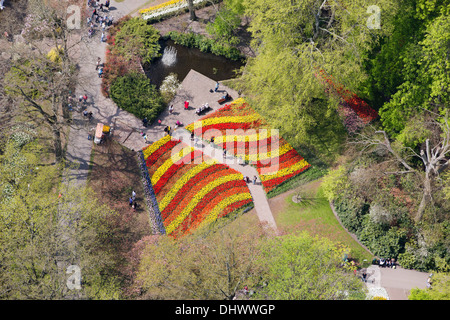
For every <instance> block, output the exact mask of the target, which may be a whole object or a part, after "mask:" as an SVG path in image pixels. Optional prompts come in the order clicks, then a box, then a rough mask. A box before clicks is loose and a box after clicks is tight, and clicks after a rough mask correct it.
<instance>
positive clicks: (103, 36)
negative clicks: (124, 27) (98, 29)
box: [100, 31, 105, 42]
mask: <svg viewBox="0 0 450 320" xmlns="http://www.w3.org/2000/svg"><path fill="white" fill-rule="evenodd" d="M100 42H105V32H103V31H102V37H101V38H100Z"/></svg>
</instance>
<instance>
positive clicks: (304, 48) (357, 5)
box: [240, 0, 397, 155]
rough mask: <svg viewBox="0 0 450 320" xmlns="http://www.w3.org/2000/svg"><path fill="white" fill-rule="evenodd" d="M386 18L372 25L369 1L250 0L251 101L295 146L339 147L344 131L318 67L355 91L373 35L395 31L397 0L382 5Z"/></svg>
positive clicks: (246, 79)
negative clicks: (253, 53)
mask: <svg viewBox="0 0 450 320" xmlns="http://www.w3.org/2000/svg"><path fill="white" fill-rule="evenodd" d="M378 5H379V6H380V7H381V10H383V12H384V13H385V15H383V17H384V19H385V20H383V21H386V22H385V24H384V25H383V26H384V27H383V28H381V29H369V28H368V27H367V25H366V21H367V19H368V17H369V14H367V12H366V10H367V7H366V3H365V1H352V2H349V3H346V5H345V7H344V6H343V5H341V4H340V2H338V1H331V2H329V1H318V0H299V1H288V0H283V1H277V2H274V1H269V0H257V1H246V2H245V8H246V11H245V14H246V15H248V16H249V17H251V23H250V27H249V30H250V31H251V32H252V35H253V39H254V40H253V46H254V47H255V48H256V51H257V53H258V54H257V56H256V57H255V58H254V59H250V60H249V62H248V64H247V66H246V68H245V70H244V72H243V75H242V77H241V79H240V80H241V81H240V87H241V89H242V90H243V92H244V93H245V95H246V96H247V97H248V98H249V99H250V100H252V105H253V106H254V107H255V108H256V109H258V111H259V112H260V113H261V114H262V115H263V116H265V117H266V118H267V119H271V121H272V124H273V125H274V126H275V127H277V128H280V129H281V130H282V134H283V135H284V136H286V138H288V140H290V141H292V143H294V144H295V145H307V146H308V147H310V148H311V149H313V150H315V151H316V152H318V153H321V154H329V155H331V154H332V153H333V152H335V151H337V150H338V148H339V145H340V144H341V142H342V139H343V136H344V134H345V132H344V128H343V126H342V124H341V122H340V119H339V117H338V116H337V114H336V108H338V107H339V103H338V101H335V100H333V99H330V98H329V97H328V95H327V94H326V93H325V87H324V85H323V83H322V81H321V80H322V79H321V78H320V76H319V75H320V72H325V73H326V74H328V75H332V76H333V78H334V79H335V81H336V82H337V83H341V84H343V85H344V86H345V87H346V88H347V89H349V90H350V91H353V92H356V90H357V88H358V86H359V85H360V83H361V82H362V81H364V79H366V75H365V72H364V70H363V67H362V66H363V64H362V62H363V61H364V58H365V57H366V56H367V52H368V50H370V49H371V47H372V46H373V45H374V43H375V42H376V40H377V39H378V38H379V37H381V36H383V35H386V34H390V32H391V31H392V25H391V24H390V23H389V21H390V19H391V17H392V16H393V14H394V12H395V11H396V10H397V5H396V4H395V2H394V1H389V0H386V1H381V2H379V4H378Z"/></svg>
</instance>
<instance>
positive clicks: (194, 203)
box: [141, 135, 252, 237]
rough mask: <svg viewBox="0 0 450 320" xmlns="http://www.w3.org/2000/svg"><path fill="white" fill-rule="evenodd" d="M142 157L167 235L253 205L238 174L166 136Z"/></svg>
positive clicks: (202, 224) (200, 225) (198, 226)
mask: <svg viewBox="0 0 450 320" xmlns="http://www.w3.org/2000/svg"><path fill="white" fill-rule="evenodd" d="M141 154H142V158H143V161H144V162H145V165H146V168H147V173H148V180H149V181H148V184H149V185H151V187H152V189H153V191H154V195H155V200H156V202H157V204H158V213H159V215H160V217H159V219H160V220H161V221H162V223H163V225H164V229H165V233H166V234H170V235H171V236H173V237H179V236H182V235H184V234H186V233H190V232H192V231H194V230H196V229H197V228H201V227H203V226H205V225H208V224H210V223H211V222H214V221H215V220H216V219H218V218H220V217H223V216H226V215H227V214H229V213H230V212H232V211H235V210H237V209H239V208H242V207H243V206H245V205H247V204H249V203H251V202H252V196H251V194H250V191H249V189H248V187H247V184H246V183H245V182H244V180H243V176H242V174H241V173H239V172H237V171H235V170H233V169H231V168H229V167H228V166H227V165H224V164H220V163H217V162H216V161H215V160H213V159H210V158H208V157H207V156H205V155H204V154H203V153H202V152H201V151H199V150H196V149H194V148H192V147H190V146H188V145H186V144H184V143H183V142H181V141H179V140H177V139H174V138H172V137H171V136H169V135H167V136H165V137H164V138H162V139H160V140H158V141H156V142H155V143H153V144H152V145H150V146H148V147H147V148H144V149H143V150H142V151H141Z"/></svg>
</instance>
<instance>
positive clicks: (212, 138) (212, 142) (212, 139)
mask: <svg viewBox="0 0 450 320" xmlns="http://www.w3.org/2000/svg"><path fill="white" fill-rule="evenodd" d="M209 142H210V145H211V147H214V137H211V140H210V141H209Z"/></svg>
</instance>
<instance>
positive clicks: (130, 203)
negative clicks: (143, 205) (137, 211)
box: [128, 197, 133, 207]
mask: <svg viewBox="0 0 450 320" xmlns="http://www.w3.org/2000/svg"><path fill="white" fill-rule="evenodd" d="M128 204H129V205H130V207H131V206H132V205H133V198H132V197H130V198H129V199H128Z"/></svg>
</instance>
